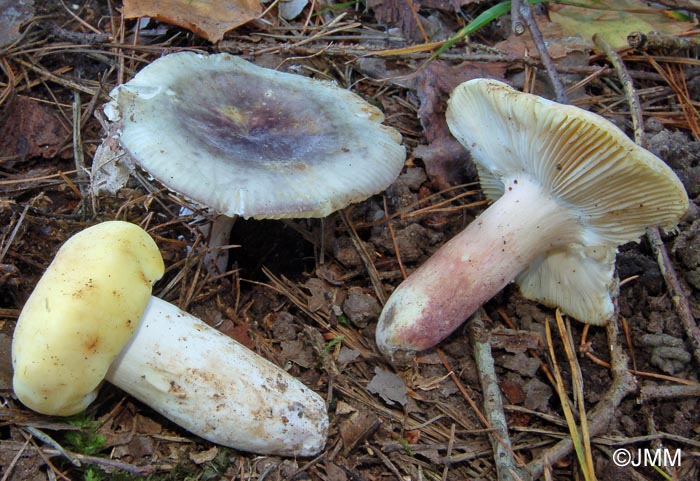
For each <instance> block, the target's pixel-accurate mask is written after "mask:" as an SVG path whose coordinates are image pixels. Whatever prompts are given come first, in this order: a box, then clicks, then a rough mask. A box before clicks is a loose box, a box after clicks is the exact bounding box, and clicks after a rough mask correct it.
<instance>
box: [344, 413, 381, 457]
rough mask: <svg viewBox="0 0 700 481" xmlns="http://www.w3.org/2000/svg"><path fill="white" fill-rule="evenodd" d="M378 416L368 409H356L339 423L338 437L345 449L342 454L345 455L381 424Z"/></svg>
mask: <svg viewBox="0 0 700 481" xmlns="http://www.w3.org/2000/svg"><path fill="white" fill-rule="evenodd" d="M381 424H382V422H381V420H380V419H379V417H378V416H377V415H376V414H374V413H373V412H372V411H370V410H363V411H356V412H354V413H353V414H351V415H350V417H349V418H347V419H345V420H344V421H343V422H342V423H340V426H339V431H340V437H341V439H342V440H343V445H344V446H345V449H344V450H343V455H344V456H347V455H348V454H350V453H351V452H352V451H354V450H355V448H357V446H359V445H360V444H362V443H363V442H364V441H365V440H366V439H368V438H369V437H370V436H372V435H373V434H374V433H375V432H376V431H377V429H379V427H380V426H381Z"/></svg>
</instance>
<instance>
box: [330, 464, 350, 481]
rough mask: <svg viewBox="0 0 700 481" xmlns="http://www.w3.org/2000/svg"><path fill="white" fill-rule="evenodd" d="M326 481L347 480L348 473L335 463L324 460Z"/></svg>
mask: <svg viewBox="0 0 700 481" xmlns="http://www.w3.org/2000/svg"><path fill="white" fill-rule="evenodd" d="M325 479H326V480H327V481H347V479H348V475H347V474H345V471H343V468H341V467H339V466H338V465H337V464H334V463H331V462H326V478H325Z"/></svg>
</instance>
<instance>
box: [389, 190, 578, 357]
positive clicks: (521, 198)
mask: <svg viewBox="0 0 700 481" xmlns="http://www.w3.org/2000/svg"><path fill="white" fill-rule="evenodd" d="M580 230H581V229H580V226H579V222H578V220H577V217H576V213H575V212H573V211H572V210H570V209H569V208H567V207H566V206H564V205H562V204H560V203H559V202H557V201H556V200H555V199H554V198H552V197H551V196H550V195H547V194H546V193H545V191H544V189H543V188H542V187H541V186H540V185H538V183H537V182H535V181H533V180H530V179H529V178H528V177H526V176H522V177H518V178H511V179H510V181H508V182H507V183H506V188H505V193H504V194H503V196H502V197H500V198H499V199H498V200H497V201H496V202H495V203H494V204H492V205H491V206H490V207H489V208H488V209H486V211H484V212H483V213H482V214H481V215H480V216H479V217H478V218H477V219H476V220H475V221H474V222H472V223H471V224H470V225H469V226H468V227H467V228H466V229H465V230H464V231H462V232H461V233H459V234H457V235H456V236H455V237H454V238H452V239H451V240H450V241H449V242H447V243H446V244H445V245H444V246H442V247H441V248H440V249H439V250H438V251H437V252H435V254H433V255H432V256H431V257H430V258H429V259H428V260H427V261H426V262H425V263H424V264H423V265H422V266H421V267H420V268H418V269H417V270H416V271H415V272H413V273H412V274H411V275H410V276H409V277H408V278H407V279H406V280H405V281H403V282H402V283H401V284H400V285H399V286H398V287H397V288H396V290H395V291H394V292H393V293H392V295H391V297H390V298H389V300H388V301H387V303H386V305H385V306H384V309H383V311H382V313H381V316H380V318H379V325H378V326H377V344H378V346H379V348H380V349H381V351H382V352H383V353H384V354H386V355H388V356H392V355H393V354H394V353H395V352H396V351H421V350H424V349H427V348H430V347H432V346H434V345H436V344H437V343H438V342H440V341H441V340H442V339H444V338H445V337H447V336H448V335H449V334H450V333H451V332H453V331H454V330H455V329H456V328H457V327H458V326H459V325H460V324H461V323H463V322H464V321H465V320H466V319H467V318H468V317H469V316H470V315H471V314H472V313H474V311H475V310H476V309H477V308H478V307H479V306H481V305H482V304H484V303H485V302H486V301H488V300H489V299H490V298H491V297H493V296H494V295H495V294H497V293H498V292H499V291H500V290H501V289H503V288H504V287H505V286H506V285H507V284H508V283H510V282H511V281H513V279H515V277H516V276H517V275H518V274H519V273H521V272H522V271H524V270H525V269H526V268H527V267H528V266H529V265H530V264H531V263H533V262H536V261H537V259H538V257H540V256H541V255H543V254H544V253H546V252H548V251H551V250H553V249H556V248H557V247H560V246H562V247H563V246H566V245H567V244H569V243H571V242H574V241H575V240H576V239H577V238H578V237H579V235H580Z"/></svg>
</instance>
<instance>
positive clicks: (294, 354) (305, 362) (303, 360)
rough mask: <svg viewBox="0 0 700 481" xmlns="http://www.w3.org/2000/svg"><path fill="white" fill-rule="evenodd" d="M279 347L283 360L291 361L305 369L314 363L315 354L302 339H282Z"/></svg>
mask: <svg viewBox="0 0 700 481" xmlns="http://www.w3.org/2000/svg"><path fill="white" fill-rule="evenodd" d="M280 347H281V348H282V358H283V359H284V360H285V362H287V361H291V362H293V363H294V364H298V365H299V366H301V367H304V368H307V369H308V368H310V367H313V365H314V364H315V363H316V356H315V355H314V352H313V351H312V350H311V347H310V346H309V345H308V344H306V343H304V342H302V341H298V340H297V341H282V342H281V343H280Z"/></svg>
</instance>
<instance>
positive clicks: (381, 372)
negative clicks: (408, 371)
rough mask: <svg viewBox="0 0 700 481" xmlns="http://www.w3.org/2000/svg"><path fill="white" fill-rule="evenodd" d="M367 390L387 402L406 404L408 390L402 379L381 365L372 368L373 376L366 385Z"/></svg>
mask: <svg viewBox="0 0 700 481" xmlns="http://www.w3.org/2000/svg"><path fill="white" fill-rule="evenodd" d="M367 390H368V391H369V392H371V393H374V394H378V395H379V397H381V398H382V399H383V400H384V402H386V403H387V404H390V405H394V404H395V403H399V404H401V405H402V406H405V405H406V404H408V390H407V389H406V385H405V384H404V382H403V379H401V378H400V377H399V376H398V375H397V374H395V373H393V372H391V371H387V370H386V369H382V368H381V367H375V368H374V377H373V378H372V380H371V381H370V382H369V384H368V385H367Z"/></svg>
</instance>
